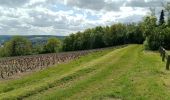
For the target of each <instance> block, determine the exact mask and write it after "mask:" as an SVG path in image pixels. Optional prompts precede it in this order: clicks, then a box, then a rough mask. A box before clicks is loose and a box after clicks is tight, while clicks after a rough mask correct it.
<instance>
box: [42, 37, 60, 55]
mask: <svg viewBox="0 0 170 100" xmlns="http://www.w3.org/2000/svg"><path fill="white" fill-rule="evenodd" d="M60 49H61V42H60V40H59V39H57V38H54V37H53V38H49V39H48V41H47V43H46V45H45V46H44V51H43V52H44V53H55V52H58V51H59V50H60Z"/></svg>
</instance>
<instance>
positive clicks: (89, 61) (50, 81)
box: [0, 45, 170, 100]
mask: <svg viewBox="0 0 170 100" xmlns="http://www.w3.org/2000/svg"><path fill="white" fill-rule="evenodd" d="M164 66H165V63H162V62H161V59H160V57H159V54H158V53H153V52H146V51H144V50H143V47H142V46H141V45H130V46H128V47H124V48H121V49H116V50H106V51H104V52H97V53H94V54H91V55H87V56H86V57H82V58H80V59H78V60H75V61H72V62H70V63H68V64H61V65H59V66H57V67H51V68H48V69H47V70H44V71H41V72H38V73H34V74H33V75H29V76H25V77H22V78H20V79H18V80H9V81H4V82H0V99H26V100H56V99H57V100H110V99H111V100H112V99H113V100H117V99H118V100H119V99H123V100H169V99H170V95H169V94H170V72H169V71H165V70H164Z"/></svg>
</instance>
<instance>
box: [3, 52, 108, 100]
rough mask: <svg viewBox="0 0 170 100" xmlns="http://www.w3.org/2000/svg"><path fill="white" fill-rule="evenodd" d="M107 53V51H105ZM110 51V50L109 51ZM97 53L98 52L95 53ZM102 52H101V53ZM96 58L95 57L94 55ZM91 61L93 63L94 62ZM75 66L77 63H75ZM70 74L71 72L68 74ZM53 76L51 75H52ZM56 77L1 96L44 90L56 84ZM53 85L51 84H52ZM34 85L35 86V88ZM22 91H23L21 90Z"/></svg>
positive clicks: (7, 96)
mask: <svg viewBox="0 0 170 100" xmlns="http://www.w3.org/2000/svg"><path fill="white" fill-rule="evenodd" d="M105 53H106V52H105ZM107 53H108V52H107ZM95 54H97V53H95ZM99 54H100V53H99ZM93 58H94V57H93ZM94 62H95V61H94ZM94 62H93V63H91V64H94ZM74 66H75V65H74ZM84 66H87V65H84ZM67 75H69V74H67ZM64 76H65V75H63V76H62V75H61V77H64ZM50 78H51V77H50ZM55 78H56V77H54V78H51V79H49V80H48V81H44V83H42V84H37V85H34V84H33V85H28V86H27V87H22V88H19V89H15V90H14V91H11V92H10V91H9V92H7V93H2V94H1V98H10V97H11V98H18V97H24V96H28V95H29V94H30V93H32V92H34V93H35V92H39V91H42V90H46V89H47V88H49V83H52V84H54V83H55V82H56V81H55V80H56V79H55ZM50 86H51V85H50ZM33 87H34V88H33ZM21 91H22V92H21ZM24 91H25V92H24Z"/></svg>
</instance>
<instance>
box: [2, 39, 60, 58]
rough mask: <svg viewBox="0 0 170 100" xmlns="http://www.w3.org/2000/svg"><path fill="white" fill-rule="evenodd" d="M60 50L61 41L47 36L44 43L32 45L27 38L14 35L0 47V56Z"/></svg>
mask: <svg viewBox="0 0 170 100" xmlns="http://www.w3.org/2000/svg"><path fill="white" fill-rule="evenodd" d="M60 50H61V41H60V40H59V39H57V38H55V37H52V38H49V39H48V41H47V43H46V44H45V45H38V44H37V45H34V46H32V43H31V41H30V40H28V39H27V38H24V37H21V36H14V37H13V38H12V39H10V40H9V41H7V42H6V43H5V44H4V47H1V48H0V51H1V52H0V57H9V56H23V55H30V54H41V53H55V52H58V51H60Z"/></svg>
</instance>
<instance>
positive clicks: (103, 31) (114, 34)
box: [63, 23, 144, 51]
mask: <svg viewBox="0 0 170 100" xmlns="http://www.w3.org/2000/svg"><path fill="white" fill-rule="evenodd" d="M143 41H144V37H143V33H142V28H141V27H140V26H139V25H138V24H127V25H126V24H121V23H118V24H114V25H112V26H110V27H109V26H106V27H101V26H98V27H95V28H92V29H87V30H85V31H84V32H77V33H75V34H71V35H70V36H68V37H66V38H65V40H64V42H63V50H64V51H74V50H85V49H95V48H103V47H108V46H115V45H122V44H127V43H137V44H140V43H143Z"/></svg>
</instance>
